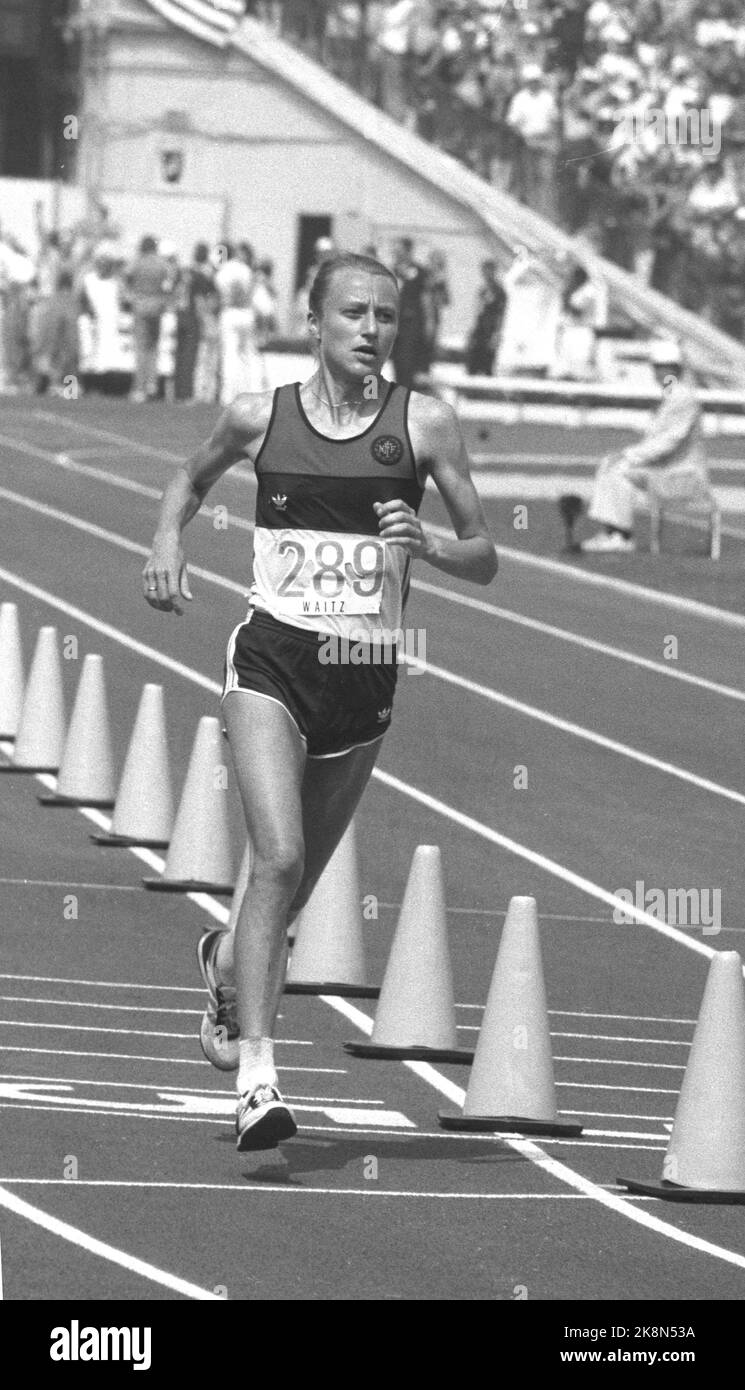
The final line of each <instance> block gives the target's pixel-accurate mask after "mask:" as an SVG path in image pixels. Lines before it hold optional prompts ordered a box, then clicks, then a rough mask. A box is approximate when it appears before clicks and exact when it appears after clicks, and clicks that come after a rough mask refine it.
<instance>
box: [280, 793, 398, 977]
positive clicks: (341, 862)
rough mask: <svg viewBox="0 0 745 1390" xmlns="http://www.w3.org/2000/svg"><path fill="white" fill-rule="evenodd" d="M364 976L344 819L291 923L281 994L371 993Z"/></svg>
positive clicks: (353, 854) (351, 847)
mask: <svg viewBox="0 0 745 1390" xmlns="http://www.w3.org/2000/svg"><path fill="white" fill-rule="evenodd" d="M366 981H367V971H366V969H365V953H364V947H363V942H362V912H361V910H360V876H359V868H358V864H357V845H356V842H355V831H354V821H350V823H349V825H348V826H347V829H346V830H345V832H344V835H343V837H342V839H341V841H340V843H339V844H338V845H337V847H336V849H335V851H334V853H333V855H332V856H331V859H330V860H329V862H328V864H327V865H326V868H325V869H324V871H323V873H322V874H321V877H320V878H319V880H318V882H317V884H316V886H315V888H314V889H313V892H312V894H311V896H310V898H309V899H308V901H307V903H306V904H305V907H304V908H303V909H302V911H301V912H300V914H299V916H298V919H297V922H296V923H295V946H294V949H293V952H292V957H291V960H290V967H289V970H288V972H287V982H286V984H285V994H340V995H343V996H346V997H347V998H349V999H377V997H378V993H379V991H378V990H377V989H376V988H375V986H374V985H368V984H367V983H366Z"/></svg>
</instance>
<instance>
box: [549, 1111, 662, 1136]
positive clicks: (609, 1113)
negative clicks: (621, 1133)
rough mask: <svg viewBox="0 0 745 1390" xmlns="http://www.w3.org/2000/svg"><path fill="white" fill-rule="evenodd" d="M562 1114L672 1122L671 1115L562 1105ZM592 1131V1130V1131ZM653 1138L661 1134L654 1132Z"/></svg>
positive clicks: (595, 1118)
mask: <svg viewBox="0 0 745 1390" xmlns="http://www.w3.org/2000/svg"><path fill="white" fill-rule="evenodd" d="M561 1114H562V1115H589V1117H590V1119H592V1120H636V1121H637V1122H638V1123H639V1124H652V1123H654V1122H657V1123H659V1124H672V1122H673V1116H672V1115H637V1114H628V1113H624V1112H623V1111H618V1110H565V1109H564V1108H563V1106H562V1109H561ZM593 1133H594V1131H593ZM654 1137H655V1139H659V1138H661V1137H662V1136H661V1135H659V1134H656V1135H655V1136H654Z"/></svg>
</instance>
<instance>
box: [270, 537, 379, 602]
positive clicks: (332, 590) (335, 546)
mask: <svg viewBox="0 0 745 1390" xmlns="http://www.w3.org/2000/svg"><path fill="white" fill-rule="evenodd" d="M277 549H278V551H279V554H280V555H282V556H285V555H288V556H291V557H292V559H291V564H290V568H289V570H288V571H287V573H286V574H285V575H284V577H283V579H282V580H281V581H280V583H279V585H278V587H277V595H278V597H279V598H281V599H282V600H284V601H285V602H288V601H289V602H290V603H291V604H292V606H293V608H294V607H295V604H296V603H297V605H298V611H300V612H302V611H305V607H304V605H305V604H307V603H309V602H310V603H313V605H314V607H315V604H317V603H320V602H324V601H326V600H329V601H336V600H338V601H339V603H340V604H342V605H343V606H342V607H339V608H338V609H337V610H336V611H339V612H347V613H364V612H369V613H377V612H379V611H380V597H381V590H382V587H383V573H384V568H385V548H384V546H383V544H382V542H381V541H376V540H368V539H365V540H359V541H349V542H347V544H346V545H345V544H344V543H343V542H342V541H341V540H333V539H326V540H322V541H318V543H317V545H316V547H315V551H314V552H313V553H312V554H311V555H308V552H307V551H306V548H305V546H304V545H303V544H302V542H301V541H299V540H282V541H280V543H279V545H278V547H277ZM309 611H313V610H309Z"/></svg>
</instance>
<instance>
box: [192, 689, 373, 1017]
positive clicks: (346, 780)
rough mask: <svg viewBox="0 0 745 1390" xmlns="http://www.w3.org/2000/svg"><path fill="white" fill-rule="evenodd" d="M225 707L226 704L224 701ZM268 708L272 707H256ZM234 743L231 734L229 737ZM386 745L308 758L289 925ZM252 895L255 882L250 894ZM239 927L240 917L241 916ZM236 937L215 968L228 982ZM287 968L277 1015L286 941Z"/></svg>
mask: <svg viewBox="0 0 745 1390" xmlns="http://www.w3.org/2000/svg"><path fill="white" fill-rule="evenodd" d="M225 703H226V705H227V701H226V702H225ZM256 703H268V702H263V701H262V702H256ZM231 740H232V735H231ZM381 746H382V740H379V741H377V742H376V743H372V744H370V745H368V746H367V747H365V748H353V749H351V750H350V751H349V752H348V753H344V754H341V755H340V756H339V757H338V758H308V760H307V762H306V764H305V771H304V775H303V778H302V784H301V793H300V799H301V820H302V834H303V848H304V855H303V860H304V868H303V875H302V879H301V881H300V883H299V885H298V887H297V890H296V892H295V893H294V895H293V898H292V901H291V903H290V906H289V908H288V911H287V918H286V922H287V923H290V922H291V921H292V920H293V918H294V917H295V916H296V914H297V913H298V912H299V911H300V909H301V908H302V907H304V905H305V903H306V902H307V901H308V898H309V897H310V895H311V893H312V892H313V889H314V888H315V886H316V883H317V882H318V879H319V878H320V877H321V874H322V873H323V870H324V869H325V867H326V865H327V864H328V862H329V860H330V858H331V856H332V854H333V853H334V850H335V849H336V847H337V845H338V844H339V841H340V840H341V838H342V836H343V834H344V831H345V830H346V828H347V826H348V825H349V822H350V821H351V819H352V816H353V815H354V813H355V811H356V809H357V805H358V803H359V801H360V798H361V796H362V793H363V792H364V790H365V787H366V786H367V783H368V781H369V779H370V774H371V772H372V770H373V767H374V764H375V761H376V758H377V756H378V753H379V752H380V749H381ZM249 891H253V889H252V886H251V882H249V888H248V889H247V891H246V898H248V896H249ZM239 923H240V916H239ZM233 952H234V938H233V936H232V935H230V936H228V935H227V934H226V935H225V936H224V937H223V939H222V940H221V942H220V949H219V952H218V956H217V965H218V969H219V971H220V975H221V977H222V978H223V979H224V980H225V981H226V983H227V982H230V981H231V980H232V978H233V966H234V954H233ZM282 954H283V963H282V969H281V971H280V970H278V971H277V973H276V976H275V979H276V996H275V997H274V1000H273V1007H274V1013H273V1014H272V1018H274V1017H275V1016H276V1011H277V1009H278V1008H279V1000H280V997H281V994H282V986H283V983H284V958H285V956H286V940H285V939H284V935H283V939H282Z"/></svg>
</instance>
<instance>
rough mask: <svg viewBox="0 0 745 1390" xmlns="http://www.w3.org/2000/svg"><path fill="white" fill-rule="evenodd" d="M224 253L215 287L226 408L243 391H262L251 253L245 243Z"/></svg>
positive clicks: (261, 366)
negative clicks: (252, 304) (253, 299)
mask: <svg viewBox="0 0 745 1390" xmlns="http://www.w3.org/2000/svg"><path fill="white" fill-rule="evenodd" d="M225 252H226V259H225V261H224V262H223V264H222V265H221V266H220V267H219V269H218V270H217V272H216V274H215V287H216V289H217V292H218V294H219V296H220V401H221V403H222V404H223V405H229V404H230V402H231V401H233V400H235V397H236V396H238V395H240V393H241V392H242V391H259V390H261V389H262V385H261V383H262V382H263V364H262V361H261V357H260V354H259V351H258V345H257V341H256V312H255V310H254V309H253V308H252V306H251V296H252V293H253V285H254V275H253V270H252V268H251V264H252V262H253V252H252V250H251V248H250V246H248V244H247V243H246V242H241V244H240V246H239V248H238V250H237V251H236V250H235V249H234V248H233V247H232V246H226V247H225Z"/></svg>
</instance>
